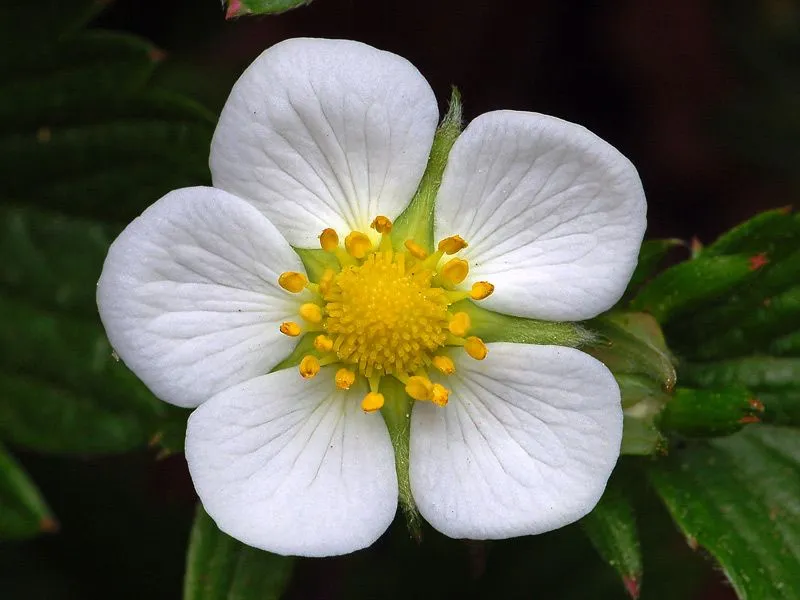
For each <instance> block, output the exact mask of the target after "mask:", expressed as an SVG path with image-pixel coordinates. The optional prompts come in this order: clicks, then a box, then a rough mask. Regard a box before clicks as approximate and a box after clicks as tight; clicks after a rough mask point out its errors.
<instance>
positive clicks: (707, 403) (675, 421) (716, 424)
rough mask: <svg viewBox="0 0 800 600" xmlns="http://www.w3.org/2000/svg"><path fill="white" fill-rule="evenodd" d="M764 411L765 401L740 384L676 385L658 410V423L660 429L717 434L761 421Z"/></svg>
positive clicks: (696, 434) (726, 432)
mask: <svg viewBox="0 0 800 600" xmlns="http://www.w3.org/2000/svg"><path fill="white" fill-rule="evenodd" d="M763 412H764V405H763V404H762V403H761V402H760V401H759V400H758V399H756V398H755V397H754V396H753V394H752V393H751V392H750V391H748V390H746V389H743V388H727V389H723V390H707V389H692V388H683V387H679V388H676V389H675V392H674V394H673V396H672V399H671V400H670V401H669V402H668V403H667V405H666V407H665V408H664V410H663V411H662V412H661V417H660V419H659V426H660V428H661V430H662V431H665V432H673V433H678V434H681V435H685V436H688V437H716V436H723V435H730V434H732V433H736V432H737V431H739V430H740V429H741V428H742V427H744V426H745V425H746V424H747V423H756V422H758V421H760V420H761V415H762V413H763Z"/></svg>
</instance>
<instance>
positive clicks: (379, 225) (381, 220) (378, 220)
mask: <svg viewBox="0 0 800 600" xmlns="http://www.w3.org/2000/svg"><path fill="white" fill-rule="evenodd" d="M370 227H372V228H373V229H374V230H375V231H377V232H378V233H391V231H392V222H391V221H390V220H389V219H388V218H387V217H384V216H379V217H375V220H374V221H372V225H370Z"/></svg>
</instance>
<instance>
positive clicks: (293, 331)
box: [280, 321, 300, 337]
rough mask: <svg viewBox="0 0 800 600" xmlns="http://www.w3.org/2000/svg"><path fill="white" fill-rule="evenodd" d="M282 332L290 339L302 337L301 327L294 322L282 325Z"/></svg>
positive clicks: (286, 322)
mask: <svg viewBox="0 0 800 600" xmlns="http://www.w3.org/2000/svg"><path fill="white" fill-rule="evenodd" d="M280 330H281V333H282V334H283V335H288V336H289V337H297V336H298V335H300V325H298V324H297V323H295V322H294V321H285V322H283V323H281V327H280Z"/></svg>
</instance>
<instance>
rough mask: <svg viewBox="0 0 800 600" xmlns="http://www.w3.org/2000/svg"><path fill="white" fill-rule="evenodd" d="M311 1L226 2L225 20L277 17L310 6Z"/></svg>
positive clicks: (242, 0)
mask: <svg viewBox="0 0 800 600" xmlns="http://www.w3.org/2000/svg"><path fill="white" fill-rule="evenodd" d="M312 1H313V0H228V2H227V8H226V10H225V18H226V19H237V18H239V17H245V16H249V15H279V14H281V13H285V12H288V11H290V10H294V9H295V8H300V7H301V6H306V5H308V4H311V2H312Z"/></svg>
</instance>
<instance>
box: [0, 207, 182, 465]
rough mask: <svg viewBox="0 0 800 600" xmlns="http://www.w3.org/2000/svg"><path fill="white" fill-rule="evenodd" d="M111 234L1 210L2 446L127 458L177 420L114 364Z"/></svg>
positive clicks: (40, 214) (63, 220) (97, 227)
mask: <svg viewBox="0 0 800 600" xmlns="http://www.w3.org/2000/svg"><path fill="white" fill-rule="evenodd" d="M110 237H111V232H110V230H109V228H107V227H105V226H102V225H100V224H97V223H91V222H87V221H82V220H78V219H70V218H67V217H63V216H60V215H58V214H53V213H49V212H43V211H36V210H25V209H19V208H9V207H0V323H1V324H2V326H0V390H1V391H2V394H0V439H5V440H8V441H12V442H14V443H16V444H19V445H23V446H26V447H28V448H32V449H35V450H39V451H43V452H71V453H86V452H101V453H107V452H123V451H127V450H130V449H132V448H135V447H141V446H144V445H146V444H147V443H148V441H149V440H150V439H151V437H152V436H153V435H154V434H156V433H157V432H158V431H160V429H161V427H162V424H163V423H162V422H163V420H164V419H167V418H171V417H172V413H171V412H170V411H169V408H168V406H167V405H166V404H163V403H162V402H160V401H159V400H157V399H156V398H155V397H154V396H153V395H152V394H151V393H150V392H149V391H148V390H147V389H146V388H145V387H144V385H143V384H142V383H141V382H139V381H138V380H137V379H136V377H134V376H133V374H132V373H131V372H130V371H128V370H127V369H126V368H125V366H124V365H122V364H121V363H119V362H118V361H116V360H114V358H113V357H112V349H111V347H110V346H109V344H108V341H107V339H106V336H105V333H104V331H103V328H102V326H101V325H100V323H99V321H98V319H97V316H96V308H95V301H94V292H95V287H96V281H97V277H98V275H99V273H100V269H101V266H102V263H103V259H104V256H105V252H106V248H107V245H108V240H109V239H110ZM65 249H69V252H65V251H64V250H65Z"/></svg>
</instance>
